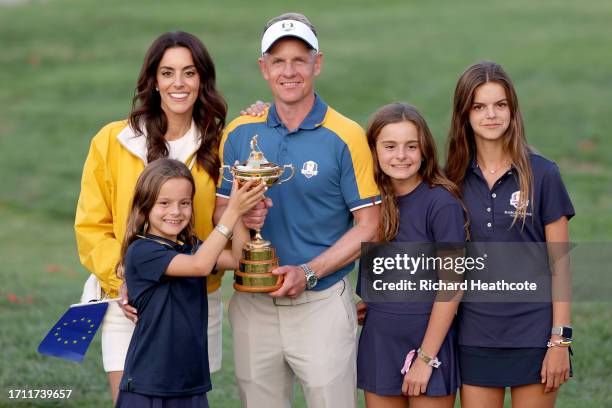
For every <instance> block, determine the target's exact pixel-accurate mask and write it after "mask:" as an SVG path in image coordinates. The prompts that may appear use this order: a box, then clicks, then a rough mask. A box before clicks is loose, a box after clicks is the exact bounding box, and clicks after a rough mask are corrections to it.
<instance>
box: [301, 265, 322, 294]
mask: <svg viewBox="0 0 612 408" xmlns="http://www.w3.org/2000/svg"><path fill="white" fill-rule="evenodd" d="M300 268H302V270H303V271H304V275H306V289H312V288H314V287H315V286H317V281H318V279H317V275H315V273H314V272H313V271H312V269H310V266H308V264H301V265H300Z"/></svg>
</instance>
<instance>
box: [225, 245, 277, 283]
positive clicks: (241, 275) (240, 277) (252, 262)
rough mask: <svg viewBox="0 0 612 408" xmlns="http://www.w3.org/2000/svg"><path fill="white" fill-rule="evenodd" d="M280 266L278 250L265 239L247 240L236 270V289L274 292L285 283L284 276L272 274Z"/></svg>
mask: <svg viewBox="0 0 612 408" xmlns="http://www.w3.org/2000/svg"><path fill="white" fill-rule="evenodd" d="M275 268H278V258H277V257H276V251H275V250H274V248H272V247H271V246H270V243H269V242H268V241H266V240H263V239H256V240H253V241H250V242H247V243H246V244H245V246H244V247H243V248H242V259H240V263H239V268H238V270H237V271H234V289H236V290H237V291H240V292H274V291H275V290H278V289H279V288H280V287H281V286H282V284H283V277H282V276H276V275H272V273H271V272H272V270H274V269H275Z"/></svg>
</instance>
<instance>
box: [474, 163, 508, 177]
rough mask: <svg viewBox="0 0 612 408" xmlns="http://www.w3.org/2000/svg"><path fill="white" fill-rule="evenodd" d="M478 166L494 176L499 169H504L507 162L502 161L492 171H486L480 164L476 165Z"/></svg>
mask: <svg viewBox="0 0 612 408" xmlns="http://www.w3.org/2000/svg"><path fill="white" fill-rule="evenodd" d="M478 166H479V167H480V168H481V169H482V170H483V171H484V172H487V173H489V174H495V173H497V171H498V170H499V169H505V168H506V167H507V166H508V161H507V160H504V161H502V162H501V163H499V164H498V165H497V166H496V167H495V168H494V169H487V168H486V167H485V166H483V165H482V164H480V163H478Z"/></svg>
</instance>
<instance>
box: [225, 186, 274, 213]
mask: <svg viewBox="0 0 612 408" xmlns="http://www.w3.org/2000/svg"><path fill="white" fill-rule="evenodd" d="M256 183H257V180H255V179H253V180H249V181H248V182H246V183H244V184H243V185H242V187H238V182H237V181H234V184H233V185H232V194H231V195H230V200H229V203H228V205H227V210H230V211H234V212H235V214H236V215H238V216H242V215H244V214H246V213H247V212H248V211H249V210H251V209H252V208H253V207H255V206H256V205H257V204H258V203H259V202H261V201H263V200H262V199H263V198H264V193H265V192H266V191H267V190H268V187H267V186H266V185H265V184H264V183H259V184H256ZM227 210H226V211H227Z"/></svg>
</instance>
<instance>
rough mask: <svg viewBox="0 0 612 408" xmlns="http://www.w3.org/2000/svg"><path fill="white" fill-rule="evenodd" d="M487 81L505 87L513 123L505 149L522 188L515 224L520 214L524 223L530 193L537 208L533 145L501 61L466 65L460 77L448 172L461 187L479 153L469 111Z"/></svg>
mask: <svg viewBox="0 0 612 408" xmlns="http://www.w3.org/2000/svg"><path fill="white" fill-rule="evenodd" d="M487 82H494V83H497V84H499V85H501V86H502V87H503V88H504V90H505V91H506V98H507V100H508V106H509V108H510V125H509V126H508V130H507V131H506V134H505V135H504V136H503V143H504V150H505V151H506V152H507V153H508V154H509V155H510V158H511V160H512V164H514V167H515V168H516V173H517V174H518V183H519V190H520V203H519V206H518V208H517V211H516V213H515V216H514V221H513V222H512V224H514V223H515V222H516V220H517V219H518V218H521V219H522V221H523V224H524V223H525V219H526V217H527V207H528V203H529V202H530V201H529V200H530V197H531V206H532V208H534V204H533V199H532V197H533V196H532V192H533V173H532V171H531V164H530V162H529V154H530V153H531V148H530V147H529V145H528V143H527V138H526V137H525V129H524V125H523V116H522V115H521V110H520V109H519V103H518V97H517V96H516V91H515V90H514V85H513V84H512V81H511V80H510V77H509V76H508V74H506V72H505V71H504V69H503V68H502V67H501V65H499V64H496V63H495V62H491V61H481V62H479V63H477V64H474V65H472V66H471V67H469V68H468V69H466V70H465V72H464V73H463V74H462V75H461V77H460V78H459V81H457V87H456V88H455V96H454V99H453V114H452V119H451V127H450V131H449V135H448V145H447V152H446V154H447V156H446V168H445V171H446V176H447V177H448V178H449V179H450V180H451V181H452V182H454V183H455V184H456V185H457V186H459V188H462V186H463V182H464V180H465V174H466V172H467V170H468V167H469V166H470V164H471V162H472V159H473V157H475V155H476V142H475V140H474V130H473V129H472V126H471V125H470V111H471V109H472V105H473V103H474V95H475V93H476V89H477V88H478V87H479V86H481V85H483V84H485V83H487Z"/></svg>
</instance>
